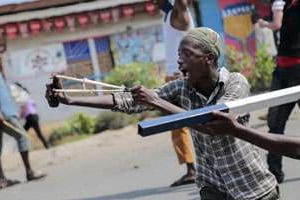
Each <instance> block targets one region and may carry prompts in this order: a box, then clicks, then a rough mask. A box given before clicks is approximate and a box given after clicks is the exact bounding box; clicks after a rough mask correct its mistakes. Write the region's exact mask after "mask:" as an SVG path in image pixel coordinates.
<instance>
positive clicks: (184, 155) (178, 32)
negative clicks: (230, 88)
mask: <svg viewBox="0 0 300 200" xmlns="http://www.w3.org/2000/svg"><path fill="white" fill-rule="evenodd" d="M157 3H158V6H159V8H160V9H161V11H162V12H163V22H162V29H163V36H164V43H165V49H166V52H165V53H166V57H165V58H166V59H165V60H166V65H167V77H166V81H171V80H174V79H176V78H180V77H181V75H180V72H179V71H178V63H177V49H178V46H179V43H180V41H181V39H182V38H183V36H184V34H185V32H186V31H187V30H189V29H191V28H194V22H193V18H192V16H191V13H190V11H189V8H188V6H189V2H188V1H187V0H175V2H174V4H173V3H172V2H170V1H168V0H158V1H157ZM171 138H172V144H173V147H174V150H175V153H176V155H177V159H178V162H179V164H186V174H184V175H183V176H182V177H181V178H179V179H178V180H176V181H175V182H174V183H172V184H171V187H175V186H180V185H185V184H190V183H195V173H196V172H195V171H196V170H195V167H194V162H195V161H194V154H193V149H192V148H193V147H192V142H191V138H190V133H189V130H188V128H181V129H177V130H172V131H171Z"/></svg>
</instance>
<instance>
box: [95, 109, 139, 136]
mask: <svg viewBox="0 0 300 200" xmlns="http://www.w3.org/2000/svg"><path fill="white" fill-rule="evenodd" d="M135 122H137V118H136V117H135V116H134V115H127V114H125V113H118V112H111V111H106V112H101V113H100V114H99V115H98V116H97V118H96V126H95V132H96V133H99V132H102V131H104V130H107V129H119V128H123V127H125V126H127V125H129V124H132V123H135Z"/></svg>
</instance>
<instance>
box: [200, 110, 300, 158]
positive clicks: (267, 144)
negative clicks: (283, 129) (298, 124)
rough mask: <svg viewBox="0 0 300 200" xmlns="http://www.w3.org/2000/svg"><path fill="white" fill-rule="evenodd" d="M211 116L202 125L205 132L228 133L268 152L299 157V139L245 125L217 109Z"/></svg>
mask: <svg viewBox="0 0 300 200" xmlns="http://www.w3.org/2000/svg"><path fill="white" fill-rule="evenodd" d="M212 118H213V121H211V122H208V123H206V124H205V125H204V127H205V128H206V129H207V130H209V131H208V132H207V133H209V134H216V135H227V134H230V135H232V136H234V137H237V138H240V139H242V140H245V141H247V142H250V143H252V144H254V145H257V146H259V147H261V148H263V149H266V150H268V151H270V152H274V153H278V154H281V155H285V156H288V157H291V158H295V159H300V139H297V138H293V137H287V136H283V135H276V134H270V133H265V132H262V131H259V130H255V129H252V128H249V127H245V126H243V125H241V124H239V123H238V122H237V121H236V119H234V118H233V117H232V116H230V115H228V114H227V113H222V112H219V111H214V112H213V113H212Z"/></svg>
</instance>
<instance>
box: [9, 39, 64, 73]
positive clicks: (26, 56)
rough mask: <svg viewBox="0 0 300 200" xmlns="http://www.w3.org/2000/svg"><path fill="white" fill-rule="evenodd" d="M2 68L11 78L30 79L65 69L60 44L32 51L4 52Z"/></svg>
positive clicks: (62, 49)
mask: <svg viewBox="0 0 300 200" xmlns="http://www.w3.org/2000/svg"><path fill="white" fill-rule="evenodd" d="M4 66H6V67H5V68H6V73H7V75H8V76H9V77H10V78H12V79H16V78H32V77H35V76H38V75H42V74H48V73H52V72H60V71H63V70H65V69H66V68H67V62H66V56H65V52H64V48H63V45H62V44H51V45H45V46H42V47H38V48H33V49H22V50H16V51H10V52H6V53H5V54H4Z"/></svg>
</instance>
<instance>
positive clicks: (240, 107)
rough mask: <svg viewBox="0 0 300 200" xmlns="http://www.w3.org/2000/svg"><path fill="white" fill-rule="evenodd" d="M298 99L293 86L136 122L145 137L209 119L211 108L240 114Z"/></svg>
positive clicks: (298, 90)
mask: <svg viewBox="0 0 300 200" xmlns="http://www.w3.org/2000/svg"><path fill="white" fill-rule="evenodd" d="M299 99H300V86H294V87H290V88H286V89H281V90H276V91H273V92H269V93H265V94H260V95H255V96H251V97H247V98H244V99H238V100H235V101H230V102H226V103H220V104H216V105H211V106H207V107H204V108H199V109H195V110H191V111H186V112H182V113H178V114H172V115H168V116H164V117H159V118H156V119H154V120H149V121H143V122H140V123H138V133H139V135H141V136H143V137H145V136H150V135H153V134H157V133H160V132H164V131H168V130H173V129H178V128H182V127H188V126H193V125H196V124H203V123H205V122H208V121H209V120H210V119H211V115H210V113H211V112H212V111H213V110H219V111H225V112H230V113H234V114H241V113H248V112H252V111H255V110H260V109H263V108H269V107H273V106H278V105H282V104H286V103H291V102H295V101H298V100H299Z"/></svg>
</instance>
